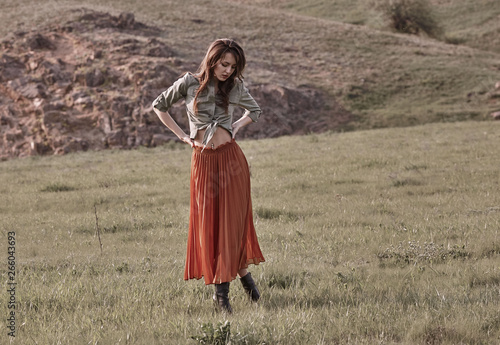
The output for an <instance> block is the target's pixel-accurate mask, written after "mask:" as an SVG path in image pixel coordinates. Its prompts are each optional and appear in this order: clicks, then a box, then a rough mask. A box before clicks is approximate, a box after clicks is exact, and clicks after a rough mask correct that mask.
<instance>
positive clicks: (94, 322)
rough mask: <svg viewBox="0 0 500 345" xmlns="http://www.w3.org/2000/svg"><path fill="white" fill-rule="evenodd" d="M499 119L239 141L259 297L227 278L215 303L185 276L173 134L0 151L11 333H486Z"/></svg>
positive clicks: (321, 338)
mask: <svg viewBox="0 0 500 345" xmlns="http://www.w3.org/2000/svg"><path fill="white" fill-rule="evenodd" d="M498 133H499V132H498V130H497V128H496V127H495V126H491V124H488V123H463V124H453V125H451V124H448V125H437V124H434V125H426V126H417V127H414V128H408V129H404V130H398V129H385V130H373V131H359V132H352V133H346V134H335V133H330V134H323V135H310V136H303V137H283V138H279V139H273V140H259V141H245V142H242V143H241V145H242V147H243V149H244V151H245V153H246V155H247V158H248V160H249V162H250V164H251V170H252V183H253V185H252V189H253V202H254V207H255V217H256V227H257V231H258V235H259V239H260V242H261V245H262V248H263V252H264V254H265V257H266V259H267V262H266V263H264V264H262V265H260V266H257V267H252V268H251V271H252V273H253V275H254V277H255V278H256V280H257V281H258V284H259V287H260V289H261V292H262V295H263V298H262V300H261V302H260V303H259V305H257V306H255V305H253V306H252V305H250V304H249V303H248V302H247V301H246V299H245V298H244V294H243V291H242V288H241V286H240V284H239V282H234V284H232V285H231V296H232V303H233V309H234V310H235V314H234V315H233V316H231V317H229V318H227V319H226V318H225V317H224V316H223V315H220V314H217V313H214V311H213V307H212V302H211V293H212V289H210V288H206V287H205V286H204V285H203V283H202V282H199V281H190V282H184V281H182V272H183V265H184V255H185V243H186V235H187V234H186V232H187V219H188V214H187V213H188V209H189V206H188V202H189V200H188V175H189V171H188V170H189V159H190V151H189V150H188V148H187V147H186V146H177V145H174V146H173V147H159V148H156V149H139V150H136V151H119V152H118V151H105V152H94V153H90V152H89V153H82V154H73V155H67V156H63V157H47V158H43V159H40V158H28V159H18V160H12V161H8V162H2V163H1V165H0V175H1V176H0V178H1V179H2V181H9V183H8V184H2V186H1V187H0V193H1V194H2V198H1V202H0V212H1V213H2V215H7V216H3V217H2V218H1V221H0V227H1V228H2V229H3V230H2V236H1V237H0V238H1V239H2V241H6V232H7V231H16V234H17V236H16V237H17V242H18V246H17V251H18V266H17V269H18V280H17V281H18V286H17V298H18V303H19V304H18V307H19V309H18V311H17V316H18V319H17V325H18V333H17V337H16V338H15V339H13V341H12V343H13V344H57V343H60V344H89V343H90V344H122V343H127V344H195V343H196V341H195V340H193V339H192V338H191V337H199V338H203V329H202V326H204V327H205V328H204V329H205V331H207V330H208V331H209V330H212V331H214V332H215V330H219V331H220V333H217V334H222V331H221V330H222V327H223V325H224V322H225V321H226V320H228V321H229V322H230V334H231V341H232V343H233V344H373V343H383V344H491V343H496V342H498V341H499V340H500V333H499V331H498V329H499V328H498V324H499V319H498V306H499V302H500V299H499V294H498V292H499V280H498V274H499V270H500V267H499V266H498V258H499V255H500V238H499V233H498V229H499V228H500V222H499V218H498V212H500V199H499V196H498V193H494V191H495V190H497V189H498V184H499V180H498V171H497V166H496V164H495V159H494V157H495V155H496V151H495V145H492V143H494V142H498V141H499V139H500V137H499V134H498ZM292 153H293V154H292ZM54 186H55V187H54ZM94 205H96V207H97V212H98V216H99V224H100V228H101V237H102V243H103V254H102V255H100V249H99V242H98V239H97V237H96V235H95V216H94ZM1 274H2V275H1V279H2V281H6V276H5V271H4V270H2V273H1ZM6 298H7V296H6V294H5V293H2V294H0V303H1V305H6ZM1 310H3V313H4V314H5V312H6V309H5V308H2V309H1ZM4 319H5V318H4V317H2V321H1V322H0V327H1V328H2V329H5V325H4V323H5V320H4ZM208 331H207V332H208ZM0 339H3V340H2V343H3V342H4V340H5V339H7V338H6V334H5V333H3V334H0Z"/></svg>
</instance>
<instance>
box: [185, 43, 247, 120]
mask: <svg viewBox="0 0 500 345" xmlns="http://www.w3.org/2000/svg"><path fill="white" fill-rule="evenodd" d="M227 53H232V54H233V55H234V58H235V59H236V69H235V70H234V72H233V74H231V76H230V77H229V78H227V79H226V80H225V81H223V82H219V94H220V95H221V104H220V105H221V106H222V107H223V108H224V109H225V110H226V112H227V111H228V107H229V92H230V91H231V89H232V88H233V86H234V80H235V78H238V79H239V80H243V70H244V69H245V65H246V59H245V53H244V52H243V49H242V48H241V46H240V45H239V44H238V43H236V42H235V41H234V40H232V39H229V38H221V39H218V40H216V41H214V42H212V44H210V47H209V48H208V50H207V53H206V54H205V58H204V59H203V61H202V62H201V64H200V67H198V71H197V72H196V76H197V77H198V80H199V81H200V87H199V88H198V91H197V92H196V95H195V99H194V111H195V113H197V112H198V95H199V94H201V93H202V92H203V91H204V90H205V89H206V88H207V86H208V83H209V82H210V81H211V80H212V78H215V77H214V69H215V66H217V63H218V62H219V61H220V60H221V59H223V58H224V56H225V55H226V54H227Z"/></svg>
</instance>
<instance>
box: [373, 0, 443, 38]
mask: <svg viewBox="0 0 500 345" xmlns="http://www.w3.org/2000/svg"><path fill="white" fill-rule="evenodd" d="M380 8H381V10H382V11H383V12H384V14H385V16H386V17H387V18H388V19H389V20H390V25H391V27H392V28H394V29H395V30H396V31H398V32H402V33H407V34H414V35H418V34H420V33H421V32H424V33H425V34H427V35H428V36H430V37H435V38H437V37H439V36H441V35H442V28H441V26H440V25H439V23H438V22H437V20H436V19H435V16H434V13H433V11H432V7H431V5H430V3H429V1H428V0H382V1H381V3H380Z"/></svg>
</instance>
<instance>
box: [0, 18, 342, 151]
mask: <svg viewBox="0 0 500 345" xmlns="http://www.w3.org/2000/svg"><path fill="white" fill-rule="evenodd" d="M1 47H2V53H1V56H0V125H1V127H0V128H1V129H0V142H1V148H0V157H2V158H4V159H5V158H8V157H16V156H26V155H50V154H64V153H68V152H74V151H85V150H100V149H105V148H134V147H137V146H148V147H150V146H156V145H161V144H164V143H166V142H169V141H172V140H176V138H175V136H174V135H173V134H172V133H170V131H169V130H168V129H166V128H165V127H164V126H163V125H162V124H161V123H160V121H159V120H158V119H157V117H156V115H155V114H154V113H153V111H152V109H151V102H152V101H153V100H154V98H155V97H156V96H157V95H158V94H159V93H160V92H162V91H163V90H165V89H166V88H167V87H168V86H170V85H171V84H172V82H173V81H174V80H176V79H177V78H178V77H179V76H180V75H181V74H182V73H183V72H185V71H188V70H192V66H193V65H194V66H195V65H196V63H193V62H191V61H183V60H182V59H181V58H179V57H178V56H177V53H176V51H175V50H174V49H171V48H170V47H169V46H168V45H166V44H165V43H164V42H163V41H162V39H161V29H159V28H155V27H151V26H147V25H144V24H142V23H138V22H136V21H135V18H134V15H133V14H131V13H123V14H121V15H119V16H112V15H110V14H107V13H100V12H94V11H87V10H82V13H81V15H80V16H79V18H78V19H77V20H73V21H69V22H66V23H61V24H59V25H53V26H51V27H47V28H42V29H39V30H36V31H31V32H16V33H13V34H11V35H9V36H8V37H6V38H4V40H3V41H2V42H1ZM249 88H250V91H251V92H252V94H253V95H254V97H255V98H256V100H257V101H258V102H259V104H260V105H261V107H262V108H263V113H264V115H263V116H262V117H261V120H259V122H258V123H256V124H254V125H253V126H248V127H247V128H245V129H244V130H243V131H242V132H240V134H241V136H242V137H245V138H262V137H276V136H280V135H288V134H302V133H306V132H318V131H323V130H327V129H332V128H335V127H336V126H338V125H339V124H342V123H345V122H348V121H349V119H350V114H348V113H347V112H345V111H342V109H340V108H339V109H337V111H336V114H337V115H338V116H334V117H331V116H326V115H325V111H324V110H323V109H324V106H325V97H324V96H323V95H322V93H321V92H320V91H318V90H314V89H312V88H308V87H301V88H296V89H295V88H288V87H285V86H280V85H270V84H266V85H249ZM329 103H331V102H329ZM171 114H172V115H173V116H174V117H175V119H176V120H177V121H178V122H179V124H180V125H181V126H183V127H184V128H186V129H187V128H188V124H187V119H186V116H185V113H184V110H183V104H182V103H179V104H176V105H175V106H174V107H173V108H172V109H171Z"/></svg>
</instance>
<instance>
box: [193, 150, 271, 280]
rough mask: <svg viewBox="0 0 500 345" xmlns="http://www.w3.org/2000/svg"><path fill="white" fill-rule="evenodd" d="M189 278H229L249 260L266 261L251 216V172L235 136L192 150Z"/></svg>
mask: <svg viewBox="0 0 500 345" xmlns="http://www.w3.org/2000/svg"><path fill="white" fill-rule="evenodd" d="M190 195H191V201H190V215H189V233H188V243H187V255H186V268H185V271H184V279H186V280H188V279H192V278H195V279H201V278H202V277H203V278H204V279H205V284H207V285H208V284H220V283H224V282H230V281H232V280H233V279H235V278H236V277H237V274H238V271H239V270H240V269H243V268H247V267H248V265H249V264H255V265H257V264H259V263H260V262H264V261H265V259H264V256H263V255H262V252H261V250H260V246H259V242H258V240H257V235H256V233H255V227H254V223H253V215H252V200H251V196H250V172H249V168H248V162H247V160H246V158H245V155H244V154H243V151H242V150H241V148H240V147H239V145H238V144H237V143H236V141H234V140H232V141H231V142H228V143H226V144H223V145H221V146H219V147H217V148H216V149H210V148H205V149H204V150H202V149H201V148H200V147H195V148H194V149H193V154H192V158H191V182H190Z"/></svg>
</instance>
